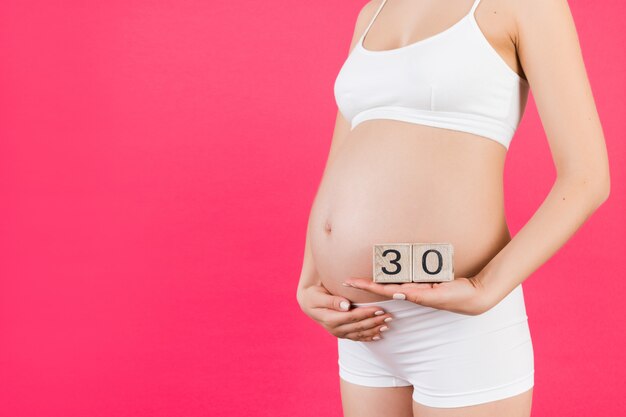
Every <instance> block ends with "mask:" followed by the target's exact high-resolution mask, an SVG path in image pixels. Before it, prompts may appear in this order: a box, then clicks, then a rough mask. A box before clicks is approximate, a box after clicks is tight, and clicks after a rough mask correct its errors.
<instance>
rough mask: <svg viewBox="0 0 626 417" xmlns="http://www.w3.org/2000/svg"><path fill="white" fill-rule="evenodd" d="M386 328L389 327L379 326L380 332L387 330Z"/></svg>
mask: <svg viewBox="0 0 626 417" xmlns="http://www.w3.org/2000/svg"><path fill="white" fill-rule="evenodd" d="M388 328H389V327H387V326H383V327H381V328H380V331H381V332H384V331H385V330H387V329H388Z"/></svg>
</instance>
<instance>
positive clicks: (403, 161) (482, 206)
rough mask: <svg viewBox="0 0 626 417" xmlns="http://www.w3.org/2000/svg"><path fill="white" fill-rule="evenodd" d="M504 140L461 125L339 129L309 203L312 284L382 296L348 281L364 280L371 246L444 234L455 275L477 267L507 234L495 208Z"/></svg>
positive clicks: (355, 298) (356, 295)
mask: <svg viewBox="0 0 626 417" xmlns="http://www.w3.org/2000/svg"><path fill="white" fill-rule="evenodd" d="M505 156H506V150H505V148H504V147H503V146H502V145H500V144H498V143H497V142H494V141H492V140H490V139H487V138H483V137H480V136H476V135H473V134H470V133H466V132H458V131H452V130H448V129H439V128H433V127H429V126H422V125H415V124H409V123H404V122H398V121H393V120H371V121H367V122H364V123H362V124H360V125H359V126H357V127H356V128H355V129H354V130H353V131H351V132H350V133H349V134H348V137H347V138H346V139H345V140H344V142H343V144H342V145H341V147H340V148H339V149H338V150H337V154H336V158H335V159H334V161H333V163H332V164H331V165H330V166H328V168H327V171H326V175H325V177H324V179H323V181H322V182H321V184H320V187H319V189H318V193H317V196H316V199H315V202H314V205H313V207H312V209H311V219H310V220H311V231H310V243H311V251H312V254H313V258H314V262H315V266H316V268H317V271H318V273H319V275H320V279H321V282H322V284H323V285H324V286H325V287H326V288H327V289H328V290H329V291H330V292H331V293H333V294H337V295H342V296H345V297H346V298H348V299H349V300H351V301H352V302H371V301H379V300H385V299H388V298H385V297H383V296H380V295H377V294H372V293H369V292H366V291H363V290H359V289H354V288H348V287H344V286H342V285H341V282H342V281H343V280H345V279H347V278H349V277H362V278H369V279H372V245H373V244H375V243H382V242H448V243H452V245H453V246H454V269H455V277H468V276H472V275H474V274H476V273H478V272H479V271H480V270H481V269H482V268H483V267H484V266H485V265H486V264H487V263H488V262H489V261H490V260H491V258H493V256H495V255H496V254H497V253H498V251H499V250H500V249H501V248H502V247H503V246H504V245H506V244H507V242H508V241H509V240H510V239H511V237H510V234H509V230H508V227H507V224H506V220H505V217H504V203H503V190H502V179H503V178H502V176H503V168H504V160H505Z"/></svg>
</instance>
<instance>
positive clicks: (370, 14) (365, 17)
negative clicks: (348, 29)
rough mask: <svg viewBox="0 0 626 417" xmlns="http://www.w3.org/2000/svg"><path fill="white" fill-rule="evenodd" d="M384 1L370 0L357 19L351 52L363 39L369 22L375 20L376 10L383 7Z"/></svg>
mask: <svg viewBox="0 0 626 417" xmlns="http://www.w3.org/2000/svg"><path fill="white" fill-rule="evenodd" d="M383 1H384V0H369V1H368V2H367V3H365V4H364V5H363V6H362V7H361V10H359V13H358V15H357V17H356V22H355V24H354V32H353V34H352V41H351V42H350V51H351V50H352V48H354V46H355V45H356V42H357V41H358V39H359V38H360V37H361V35H362V34H363V32H365V29H366V28H367V25H368V24H369V22H370V21H371V20H372V19H373V18H374V14H375V13H376V10H378V8H379V7H380V6H381V5H382V2H383Z"/></svg>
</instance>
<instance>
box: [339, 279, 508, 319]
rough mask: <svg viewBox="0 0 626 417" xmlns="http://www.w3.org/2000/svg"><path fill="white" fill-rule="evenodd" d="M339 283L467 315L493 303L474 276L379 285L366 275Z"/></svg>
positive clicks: (481, 310) (483, 309) (482, 311)
mask: <svg viewBox="0 0 626 417" xmlns="http://www.w3.org/2000/svg"><path fill="white" fill-rule="evenodd" d="M343 285H344V286H351V287H353V288H357V289H361V290H364V291H369V292H371V293H374V294H379V295H384V296H387V297H389V298H395V299H406V300H408V301H411V302H413V303H415V304H420V305H423V306H426V307H432V308H437V309H440V310H448V311H452V312H455V313H460V314H467V315H471V316H475V315H478V314H482V313H484V312H485V311H487V310H489V309H490V308H491V307H493V306H494V305H495V304H497V301H496V300H495V298H494V297H493V296H492V295H491V294H490V293H489V292H488V291H487V289H486V288H485V287H484V286H483V285H482V283H481V281H480V278H479V277H478V276H475V277H471V278H455V279H454V280H452V281H444V282H437V283H418V282H407V283H402V284H381V283H376V282H373V281H372V280H371V279H369V278H350V279H347V280H345V281H344V283H343ZM394 295H395V296H394Z"/></svg>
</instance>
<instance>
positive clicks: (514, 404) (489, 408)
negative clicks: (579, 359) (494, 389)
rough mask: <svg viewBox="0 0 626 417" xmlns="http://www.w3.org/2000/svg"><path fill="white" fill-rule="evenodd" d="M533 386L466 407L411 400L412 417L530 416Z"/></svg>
mask: <svg viewBox="0 0 626 417" xmlns="http://www.w3.org/2000/svg"><path fill="white" fill-rule="evenodd" d="M532 398H533V388H530V389H529V390H528V391H525V392H523V393H521V394H518V395H515V396H513V397H509V398H504V399H501V400H497V401H491V402H487V403H483V404H477V405H471V406H466V407H454V408H438V407H428V406H425V405H423V404H420V403H416V402H415V401H413V415H414V417H499V416H507V417H530V411H531V407H532Z"/></svg>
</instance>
